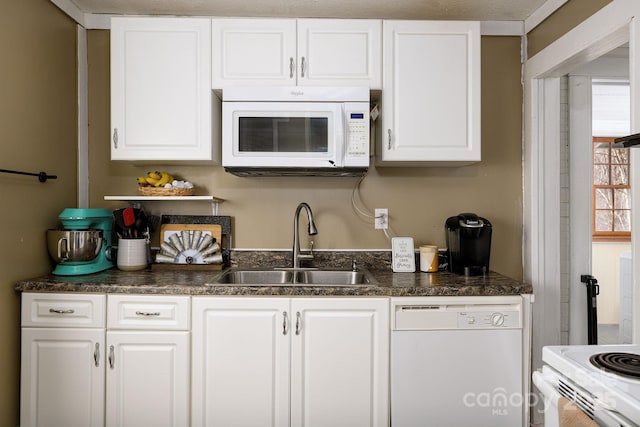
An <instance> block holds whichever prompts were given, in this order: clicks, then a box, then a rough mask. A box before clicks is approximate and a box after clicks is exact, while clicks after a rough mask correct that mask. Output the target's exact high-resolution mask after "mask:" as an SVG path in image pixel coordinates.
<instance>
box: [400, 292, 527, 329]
mask: <svg viewBox="0 0 640 427" xmlns="http://www.w3.org/2000/svg"><path fill="white" fill-rule="evenodd" d="M391 313H392V316H393V318H392V319H391V326H392V328H393V329H394V330H437V329H520V328H522V299H521V297H519V296H509V297H475V298H471V299H469V297H467V298H462V297H458V298H456V297H424V298H410V299H409V298H407V299H403V298H394V299H393V300H392V311H391Z"/></svg>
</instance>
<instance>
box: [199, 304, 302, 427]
mask: <svg viewBox="0 0 640 427" xmlns="http://www.w3.org/2000/svg"><path fill="white" fill-rule="evenodd" d="M192 313H193V319H192V327H193V329H192V331H193V388H192V396H193V399H192V411H193V412H192V425H193V426H194V427H196V426H209V427H212V426H220V427H227V426H236V427H253V426H262V427H286V426H288V425H289V349H290V345H289V334H290V333H291V330H290V314H289V300H288V299H282V298H262V299H260V298H224V297H222V298H217V297H196V298H194V299H193V303H192Z"/></svg>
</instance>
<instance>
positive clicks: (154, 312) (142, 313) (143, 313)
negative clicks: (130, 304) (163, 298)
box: [136, 311, 160, 317]
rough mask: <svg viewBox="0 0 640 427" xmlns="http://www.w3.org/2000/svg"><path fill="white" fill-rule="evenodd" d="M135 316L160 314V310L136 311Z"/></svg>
mask: <svg viewBox="0 0 640 427" xmlns="http://www.w3.org/2000/svg"><path fill="white" fill-rule="evenodd" d="M136 316H144V317H149V316H160V312H159V311H136Z"/></svg>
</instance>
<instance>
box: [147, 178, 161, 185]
mask: <svg viewBox="0 0 640 427" xmlns="http://www.w3.org/2000/svg"><path fill="white" fill-rule="evenodd" d="M144 180H145V181H147V184H148V185H154V186H155V185H156V184H157V183H158V181H159V180H158V179H153V178H149V177H146V178H145V179H144Z"/></svg>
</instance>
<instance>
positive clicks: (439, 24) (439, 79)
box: [376, 21, 481, 166]
mask: <svg viewBox="0 0 640 427" xmlns="http://www.w3.org/2000/svg"><path fill="white" fill-rule="evenodd" d="M383 52H384V53H383V55H384V58H383V63H384V73H383V74H384V81H383V91H382V107H383V108H382V135H381V137H380V138H378V143H377V146H376V162H377V163H378V164H379V165H381V166H408V165H413V164H415V165H428V164H434V165H441V166H446V165H462V164H467V163H471V162H477V161H480V107H481V105H480V23H479V22H472V21H384V23H383Z"/></svg>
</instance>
